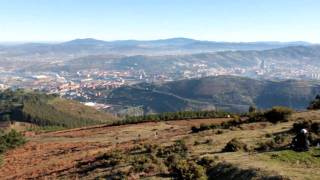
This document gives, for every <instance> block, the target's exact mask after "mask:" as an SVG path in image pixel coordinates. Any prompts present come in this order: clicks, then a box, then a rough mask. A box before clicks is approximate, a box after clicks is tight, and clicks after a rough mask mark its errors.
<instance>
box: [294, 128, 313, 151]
mask: <svg viewBox="0 0 320 180" xmlns="http://www.w3.org/2000/svg"><path fill="white" fill-rule="evenodd" d="M292 146H293V150H295V151H308V150H309V146H310V142H309V139H308V131H307V130H306V129H301V131H300V132H299V133H298V134H297V135H296V136H295V137H294V138H293V140H292Z"/></svg>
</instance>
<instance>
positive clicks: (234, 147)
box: [222, 138, 249, 152]
mask: <svg viewBox="0 0 320 180" xmlns="http://www.w3.org/2000/svg"><path fill="white" fill-rule="evenodd" d="M248 150H249V148H248V146H247V145H246V144H245V143H243V142H241V141H239V140H238V139H236V138H234V139H232V140H231V141H229V142H228V143H227V144H226V146H225V147H224V148H223V150H222V151H223V152H236V151H248Z"/></svg>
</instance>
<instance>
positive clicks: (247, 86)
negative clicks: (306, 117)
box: [107, 76, 320, 112]
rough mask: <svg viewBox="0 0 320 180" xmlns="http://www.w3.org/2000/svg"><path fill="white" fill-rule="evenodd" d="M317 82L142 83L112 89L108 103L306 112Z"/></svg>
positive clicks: (157, 109)
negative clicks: (278, 108) (277, 108)
mask: <svg viewBox="0 0 320 180" xmlns="http://www.w3.org/2000/svg"><path fill="white" fill-rule="evenodd" d="M319 83H320V82H314V81H298V80H286V81H268V80H254V79H250V78H244V77H235V76H216V77H206V78H200V79H188V80H180V81H173V82H169V83H164V84H146V83H142V84H137V85H134V86H132V87H122V88H119V89H115V90H113V91H112V93H111V94H110V95H109V96H108V100H107V101H108V102H110V103H115V104H131V105H135V106H143V107H144V109H148V108H150V109H153V110H154V111H155V112H168V111H170V112H172V111H177V108H179V107H180V108H181V107H188V108H189V109H188V110H199V109H200V110H201V109H202V108H204V106H202V105H203V104H206V105H207V106H211V107H215V108H217V109H220V110H227V111H236V112H239V111H247V110H248V108H249V106H251V105H254V106H257V107H258V108H263V109H266V108H271V107H273V106H288V107H290V108H293V109H298V110H301V109H306V108H307V106H308V105H309V103H310V101H312V100H313V99H314V97H315V96H316V95H317V94H319V93H320V85H319ZM160 94H161V95H162V96H160ZM174 99H175V100H174ZM176 99H180V100H181V99H182V100H188V101H186V102H197V103H192V106H186V105H185V104H182V105H181V104H179V103H178V102H179V101H177V100H176ZM188 105H190V103H189V104H188ZM179 110H181V109H179Z"/></svg>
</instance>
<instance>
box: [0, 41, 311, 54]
mask: <svg viewBox="0 0 320 180" xmlns="http://www.w3.org/2000/svg"><path fill="white" fill-rule="evenodd" d="M299 45H303V46H307V45H311V44H310V43H308V42H302V41H301V42H299V41H298V42H215V41H200V40H194V39H188V38H171V39H162V40H149V41H138V40H118V41H103V40H97V39H92V38H87V39H75V40H71V41H67V42H62V43H25V44H17V45H2V46H0V52H1V53H2V54H3V53H5V54H12V55H27V54H34V53H37V54H42V55H43V54H56V55H59V54H87V55H93V54H128V55H137V54H149V55H152V54H158V55H163V54H190V53H201V52H216V51H227V50H266V49H274V48H281V47H288V46H299Z"/></svg>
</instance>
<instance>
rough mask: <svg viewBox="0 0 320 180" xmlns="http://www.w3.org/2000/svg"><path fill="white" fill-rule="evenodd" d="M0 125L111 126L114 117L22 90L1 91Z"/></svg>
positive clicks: (73, 103) (70, 102)
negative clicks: (21, 123) (16, 123)
mask: <svg viewBox="0 0 320 180" xmlns="http://www.w3.org/2000/svg"><path fill="white" fill-rule="evenodd" d="M0 99H1V101H0V124H1V123H4V122H8V121H11V122H13V121H15V122H26V123H31V124H34V125H38V126H59V127H65V128H75V127H82V126H87V125H94V124H101V123H112V122H113V121H114V120H116V119H117V118H116V117H114V116H113V115H111V114H108V113H104V112H100V111H97V110H96V109H94V108H92V107H88V106H85V105H83V104H81V103H79V102H77V101H72V100H67V99H63V98H60V97H57V96H55V95H46V94H43V93H38V92H28V91H23V90H16V91H11V90H6V91H3V92H0Z"/></svg>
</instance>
